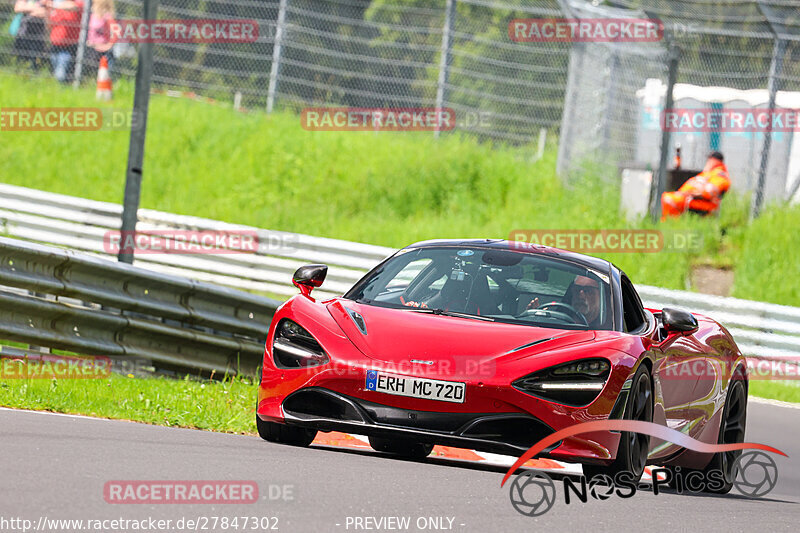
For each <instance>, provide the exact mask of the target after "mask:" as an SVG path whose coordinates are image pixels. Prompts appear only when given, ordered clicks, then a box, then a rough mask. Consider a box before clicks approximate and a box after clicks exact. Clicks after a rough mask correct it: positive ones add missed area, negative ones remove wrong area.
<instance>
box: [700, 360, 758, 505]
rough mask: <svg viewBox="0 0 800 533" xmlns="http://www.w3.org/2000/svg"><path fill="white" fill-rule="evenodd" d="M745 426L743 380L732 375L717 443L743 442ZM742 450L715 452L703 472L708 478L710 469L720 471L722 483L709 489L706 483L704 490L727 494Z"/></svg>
mask: <svg viewBox="0 0 800 533" xmlns="http://www.w3.org/2000/svg"><path fill="white" fill-rule="evenodd" d="M746 426H747V389H746V388H745V384H744V381H742V379H741V378H740V377H739V376H738V375H736V376H734V377H733V379H732V380H731V383H730V387H729V388H728V395H727V396H726V398H725V408H724V409H723V411H722V420H721V421H720V427H719V438H718V439H717V443H718V444H734V443H740V442H744V432H745V427H746ZM740 455H742V450H736V451H732V452H720V453H715V454H714V457H712V458H711V462H710V463H708V466H706V467H705V469H703V473H704V474H705V475H706V479H708V474H709V473H710V472H711V471H712V470H716V471H719V472H722V473H723V475H724V478H725V479H724V483H723V485H722V488H718V489H711V488H709V487H708V485H706V487H705V488H704V492H710V493H712V494H727V493H729V492H730V491H731V488H733V480H734V479H735V474H736V472H734V471H733V467H734V464H735V463H736V460H737V459H738V458H739V456H740Z"/></svg>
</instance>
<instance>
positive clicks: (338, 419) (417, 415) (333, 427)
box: [283, 387, 560, 455]
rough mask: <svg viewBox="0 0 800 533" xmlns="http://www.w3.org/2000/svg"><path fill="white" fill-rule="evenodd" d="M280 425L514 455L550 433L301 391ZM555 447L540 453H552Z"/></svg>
mask: <svg viewBox="0 0 800 533" xmlns="http://www.w3.org/2000/svg"><path fill="white" fill-rule="evenodd" d="M283 411H284V422H285V423H287V424H292V425H297V426H303V427H308V428H312V429H317V430H321V431H344V432H351V433H356V434H359V435H370V436H384V437H389V436H402V437H407V438H411V439H413V440H414V441H417V442H422V443H430V444H440V445H443V446H453V447H458V448H469V449H475V450H481V451H486V452H491V453H502V454H511V455H519V454H521V453H523V452H524V451H526V450H527V449H528V448H530V447H531V446H532V445H533V444H535V443H536V442H538V441H539V440H541V439H542V438H544V437H546V436H548V435H550V434H552V433H553V430H552V428H550V427H548V426H547V425H546V424H544V423H543V422H542V421H540V420H537V419H536V418H534V417H532V416H530V415H526V414H522V413H441V412H435V411H418V410H413V409H403V408H400V407H392V406H388V405H382V404H379V403H375V402H370V401H366V400H363V399H358V398H353V397H349V396H346V395H344V394H340V393H337V392H334V391H331V390H328V389H324V388H321V387H310V388H305V389H301V390H299V391H297V392H295V393H293V394H291V395H289V396H288V397H287V398H286V399H285V400H284V402H283ZM559 444H560V443H557V444H555V445H553V446H551V447H550V448H548V449H547V450H545V453H546V452H548V451H550V450H552V449H554V448H556V447H557V446H558V445H559Z"/></svg>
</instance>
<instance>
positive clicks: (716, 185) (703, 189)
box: [661, 151, 731, 220]
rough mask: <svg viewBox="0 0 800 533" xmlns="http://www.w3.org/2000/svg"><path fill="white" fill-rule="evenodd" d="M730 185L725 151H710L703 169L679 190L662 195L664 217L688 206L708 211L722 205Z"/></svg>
mask: <svg viewBox="0 0 800 533" xmlns="http://www.w3.org/2000/svg"><path fill="white" fill-rule="evenodd" d="M730 186H731V180H730V178H729V177H728V168H727V167H726V166H725V163H724V158H723V156H722V154H721V153H720V152H716V151H715V152H711V153H710V154H708V160H707V161H706V166H705V168H703V172H701V173H700V174H698V175H697V176H694V177H693V178H689V179H688V180H686V183H684V184H683V185H681V187H680V189H678V190H677V191H674V192H665V193H664V194H663V195H662V196H661V218H662V220H663V219H665V218H667V217H677V216H680V215H681V214H683V213H684V212H685V211H686V210H687V209H688V210H689V211H690V212H692V213H697V214H700V215H709V214H711V213H713V212H715V211H716V210H717V209H719V205H720V202H721V201H722V197H723V196H725V193H726V192H728V189H729V188H730Z"/></svg>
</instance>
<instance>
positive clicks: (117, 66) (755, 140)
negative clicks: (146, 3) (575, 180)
mask: <svg viewBox="0 0 800 533" xmlns="http://www.w3.org/2000/svg"><path fill="white" fill-rule="evenodd" d="M51 4H52V5H51V9H59V7H60V8H62V9H63V10H65V11H66V10H67V7H69V10H70V11H71V12H72V14H71V15H70V16H68V17H66V19H67V20H66V22H61V24H62V25H67V26H69V27H70V29H69V31H67V33H68V34H69V35H67V37H68V39H67V41H70V39H71V42H72V44H69V43H67V45H66V46H63V45H64V43H63V42H62V43H61V44H62V46H58V47H56V46H54V45H55V43H54V42H53V39H52V37H53V35H52V22H51V21H48V20H47V17H51V16H52V15H43V14H42V12H37V11H36V8H37V6H42V5H44V3H43V2H40V1H38V0H19V1H11V0H0V28H2V35H1V36H0V68H2V69H4V70H14V71H19V70H31V69H33V70H39V71H40V72H42V73H47V72H48V71H50V70H52V69H53V65H55V64H58V61H55V62H53V63H51V52H53V51H59V50H61V49H62V48H65V47H66V48H70V47H72V49H71V50H69V51H71V52H72V53H73V57H72V63H70V64H68V65H67V66H66V67H65V70H66V74H65V76H64V80H63V81H65V82H67V83H69V82H72V83H75V84H79V83H81V82H82V83H86V84H89V83H93V81H94V75H95V73H96V71H97V60H98V53H97V50H94V48H95V47H94V46H93V45H92V44H91V37H92V28H91V27H90V24H89V22H90V21H91V16H90V14H91V13H92V12H93V11H95V10H96V8H97V5H98V4H108V2H107V1H103V0H100V1H99V2H98V0H95V1H94V7H92V5H91V4H90V3H89V2H85V3H80V2H72V1H70V0H60V3H59V0H54V1H53V2H51ZM65 6H66V7H65ZM15 11H17V12H19V11H22V12H24V14H22V16H20V14H15ZM142 16H143V15H142V1H141V0H116V4H115V6H114V17H115V18H116V19H117V20H122V19H138V18H142ZM37 17H38V18H39V20H38V21H37V20H36V19H37ZM613 17H619V18H658V19H660V20H662V21H663V23H664V27H665V30H666V31H665V33H664V38H663V39H661V40H659V41H657V42H616V43H610V42H566V41H552V40H551V41H549V42H515V41H514V40H512V38H510V35H509V22H510V21H512V20H514V19H517V18H537V19H551V18H573V19H580V20H584V19H602V18H613ZM158 18H159V19H163V20H175V19H250V20H254V21H256V23H257V25H258V29H259V31H258V38H257V39H255V41H252V42H239V43H230V42H227V43H225V42H206V43H180V42H169V43H159V44H156V45H155V47H154V50H155V51H154V73H153V85H154V87H155V88H158V89H177V90H182V91H191V92H194V93H198V94H202V95H203V96H206V97H210V98H214V99H217V100H223V101H228V102H232V103H233V104H234V107H237V108H240V107H243V108H248V109H263V110H265V111H268V112H271V111H273V110H291V111H294V110H298V109H300V108H303V107H305V106H308V105H341V106H352V107H449V108H452V109H453V110H455V111H456V113H457V116H459V117H460V118H461V120H458V121H457V124H458V127H457V128H456V130H457V131H458V130H460V131H465V132H469V133H471V134H474V135H476V136H479V137H480V138H482V139H490V140H494V141H500V142H507V143H511V144H514V145H522V146H526V147H527V146H528V145H529V146H530V149H531V150H534V149H535V147H536V145H537V141H539V140H540V139H541V138H542V136H544V135H545V134H549V135H550V136H551V137H550V138H551V139H552V138H553V137H554V136H556V137H557V138H558V139H559V164H558V167H559V170H560V171H561V172H562V174H564V175H565V176H569V175H570V174H571V173H573V170H575V169H576V168H578V167H580V166H582V165H583V164H585V163H590V164H596V163H597V162H602V163H608V164H611V165H619V166H623V165H625V164H629V163H636V164H638V165H648V166H651V167H652V168H654V169H655V168H657V167H658V165H659V164H660V162H661V161H663V160H664V158H662V157H661V146H662V135H661V124H660V120H659V113H661V112H663V106H664V101H665V93H666V89H667V79H668V64H669V57H670V53H669V46H670V44H673V45H675V46H677V47H678V49H679V57H680V59H679V69H678V78H677V82H678V84H677V85H676V87H675V90H674V92H673V95H674V96H675V99H676V100H675V106H676V107H677V106H695V107H699V106H703V105H705V106H720V105H721V106H733V105H737V103H739V104H740V103H741V100H742V98H745V97H746V98H745V100H746V103H747V105H750V106H755V107H759V106H760V107H767V106H768V105H772V104H770V102H774V105H776V106H777V107H781V106H783V107H789V106H790V105H791V102H792V101H793V95H792V94H791V93H792V92H793V91H796V90H798V87H797V85H798V82H800V67H798V64H800V63H798V62H797V61H796V59H797V58H798V55H800V2H798V1H794V0H791V1H790V0H681V1H679V2H675V1H666V0H610V1H597V0H595V1H591V2H589V1H585V0H224V1H223V0H219V1H205V2H199V3H198V2H191V1H189V0H161V1H160V2H159V9H158ZM20 19H22V34H21V35H20V33H19V31H20V28H19V24H18V23H19V22H20ZM15 24H17V26H18V27H17V32H18V34H17V36H16V37H15V36H11V35H10V33H11V31H12V30H13V29H14V25H15ZM62 37H63V36H62ZM62 40H63V39H62ZM87 41H88V42H89V44H88V45H86V44H85V43H87ZM62 51H63V50H62ZM107 55H109V57H110V58H111V59H112V61H111V63H112V65H111V67H112V73H113V75H114V76H115V77H120V76H124V77H133V76H134V74H135V71H136V60H137V59H136V45H131V44H122V43H117V44H116V45H114V46H113V48H111V50H110V52H109V53H108V54H107ZM61 66H64V65H61ZM696 87H700V88H709V87H719V88H723V89H725V90H729V91H727V92H725V91H722V90H719V91H716V92H713V91H712V93H711V94H707V93H702V92H701V91H700V90H699V89H697V88H696ZM753 90H756V91H761V92H760V93H758V94H752V93H748V94H745V95H744V96H742V93H739V92H736V91H753ZM779 91H780V92H779ZM701 93H702V94H701ZM723 93H724V94H723ZM723 97H724V98H723ZM798 107H800V104H798ZM478 116H480V117H484V118H483V119H481V120H477V119H475V117H478ZM470 117H472V119H471V120H470ZM485 117H488V120H487V119H485ZM766 139H769V140H770V141H771V142H769V141H766ZM798 140H800V139H798ZM667 141H668V150H669V153H670V154H672V153H674V150H675V148H676V147H677V145H680V146H681V147H682V150H683V161H684V167H689V168H699V167H702V160H703V158H704V156H705V154H706V153H707V152H708V151H709V150H710V149H712V148H715V149H720V150H722V151H723V152H725V153H726V156H727V157H728V158H729V167H730V169H731V174H732V177H733V182H734V187H735V188H736V189H738V190H739V191H749V190H754V189H756V188H757V186H758V184H759V180H763V182H764V184H765V187H764V190H765V196H766V198H768V199H784V198H787V197H789V196H790V194H792V191H795V192H796V189H797V188H796V184H797V183H800V179H798V174H800V142H796V139H795V138H794V137H793V135H792V132H775V133H772V135H770V134H769V133H767V132H760V133H746V132H745V133H737V132H719V133H717V132H713V131H712V132H689V133H687V132H683V133H673V134H671V136H670V138H668V139H667ZM796 145H797V146H796Z"/></svg>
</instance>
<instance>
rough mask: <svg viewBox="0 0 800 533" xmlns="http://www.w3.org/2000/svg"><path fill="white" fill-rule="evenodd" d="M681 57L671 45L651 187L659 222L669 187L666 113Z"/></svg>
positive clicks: (653, 212)
mask: <svg viewBox="0 0 800 533" xmlns="http://www.w3.org/2000/svg"><path fill="white" fill-rule="evenodd" d="M679 59H680V49H679V48H678V47H677V46H675V45H674V44H671V45H670V47H669V72H668V73H667V94H666V98H665V101H664V113H663V114H662V117H661V118H662V120H661V156H660V157H659V160H658V170H657V171H656V176H655V178H656V180H655V183H654V184H653V186H652V187H650V216H651V217H652V219H653V222H658V220H659V219H660V218H661V195H662V194H664V190H665V189H666V187H667V161H669V141H670V139H671V133H672V132H670V131H669V128H667V127H666V126H667V124H666V120H665V117H666V113H667V111H669V110H670V109H672V107H673V106H674V101H673V96H672V93H673V91H674V89H675V82H676V80H677V78H678V61H679Z"/></svg>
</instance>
